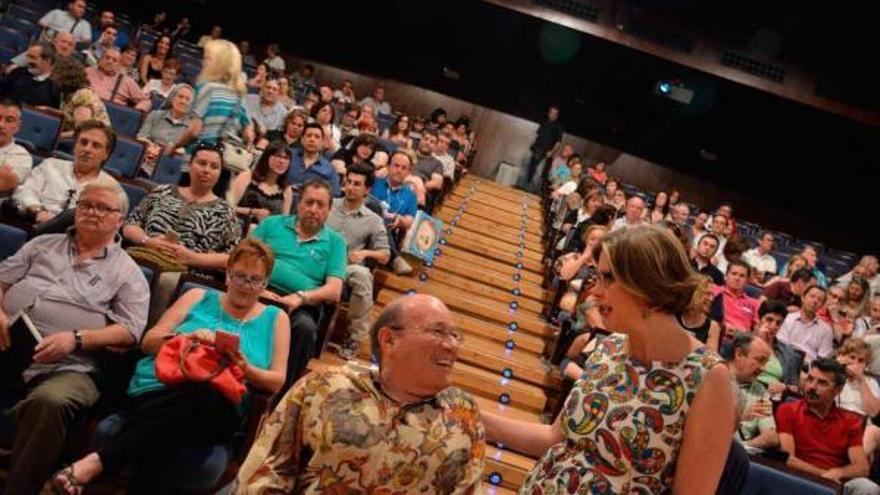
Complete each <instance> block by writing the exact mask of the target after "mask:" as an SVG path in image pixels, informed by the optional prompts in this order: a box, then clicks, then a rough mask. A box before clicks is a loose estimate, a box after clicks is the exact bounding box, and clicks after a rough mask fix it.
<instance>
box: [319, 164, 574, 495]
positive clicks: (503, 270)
mask: <svg viewBox="0 0 880 495" xmlns="http://www.w3.org/2000/svg"><path fill="white" fill-rule="evenodd" d="M434 216H435V217H436V218H439V219H441V220H443V223H444V227H443V229H444V230H443V232H444V234H443V239H444V240H443V241H441V246H440V247H439V251H440V252H439V254H438V256H437V257H436V258H435V259H434V262H433V263H432V264H430V265H428V266H422V267H421V268H420V269H416V270H415V271H414V273H413V274H412V275H410V276H407V277H401V276H397V275H394V274H392V273H389V272H386V271H377V272H376V276H375V278H376V280H375V282H376V304H375V306H374V308H373V316H374V317H376V316H377V315H378V314H379V313H380V312H381V311H382V308H384V307H385V305H387V304H388V303H389V302H391V301H393V300H395V299H397V298H399V297H401V296H403V295H404V294H406V293H410V292H413V291H416V292H419V293H426V294H432V295H435V296H437V297H439V298H440V299H441V300H443V301H444V302H445V303H446V305H447V306H448V307H449V309H450V310H451V311H452V312H453V314H454V316H455V319H456V324H457V326H458V328H459V330H460V331H461V332H462V333H463V334H464V336H465V340H464V342H463V343H462V345H461V348H460V350H459V358H458V362H457V363H456V366H455V370H454V372H453V379H454V382H455V385H456V386H458V387H459V388H461V389H463V390H466V391H467V392H469V393H470V394H472V395H473V396H474V398H475V399H476V401H477V404H478V405H479V407H480V408H481V409H482V410H484V411H493V412H496V413H499V414H503V415H506V416H508V417H511V418H516V419H523V420H529V421H539V422H540V421H545V420H546V419H545V417H546V416H545V413H546V411H547V409H548V400H558V396H559V388H560V383H561V382H560V379H559V375H558V372H556V370H555V369H549V368H548V367H547V366H546V365H545V364H544V362H542V360H541V356H542V355H544V354H547V353H549V351H550V349H551V348H552V346H553V343H554V341H555V340H556V330H557V329H555V328H554V327H552V326H551V325H549V324H548V323H547V322H546V321H544V320H543V319H541V318H540V317H539V315H540V313H541V311H542V310H543V308H544V304H546V302H547V300H548V298H549V297H550V294H549V293H548V291H546V290H545V289H544V288H543V287H542V285H541V284H542V282H543V272H542V264H541V260H542V257H543V254H544V252H543V246H542V243H541V239H542V233H543V232H542V229H543V227H542V221H541V206H540V198H539V197H538V196H536V195H533V194H527V193H524V192H522V191H518V190H514V189H511V188H508V187H504V186H500V185H498V184H495V183H493V182H491V181H488V180H486V179H478V178H474V177H464V178H462V179H461V181H460V182H459V183H458V184H457V186H456V187H455V189H453V190H452V191H451V192H450V194H448V195H447V196H446V199H445V200H444V202H443V203H442V204H441V205H440V207H439V208H436V209H435V212H434ZM369 357H370V344H369V342H368V341H365V342H362V345H361V346H360V355H359V361H363V362H364V363H367V362H369ZM342 363H343V360H342V359H340V358H339V357H338V356H336V355H335V354H334V353H333V352H332V351H328V352H325V353H324V354H323V355H322V356H321V358H320V359H319V360H313V362H312V363H311V364H310V367H311V368H312V369H320V368H324V367H326V366H333V365H339V364H342ZM534 463H535V459H533V458H530V457H528V456H525V455H522V454H519V453H516V452H512V451H510V450H505V449H499V448H497V447H496V446H494V445H491V444H490V445H489V446H488V449H487V452H486V470H485V472H484V479H485V480H486V482H487V484H486V486H485V489H486V492H487V493H496V494H504V493H515V492H516V491H517V490H518V489H519V487H520V486H521V485H522V483H523V481H524V480H525V477H526V475H527V474H528V472H529V471H530V470H531V468H532V466H533V465H534ZM493 482H494V483H493Z"/></svg>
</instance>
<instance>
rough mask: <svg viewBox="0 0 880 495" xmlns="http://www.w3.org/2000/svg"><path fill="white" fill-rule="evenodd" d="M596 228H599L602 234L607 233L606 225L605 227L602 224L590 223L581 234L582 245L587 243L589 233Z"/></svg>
mask: <svg viewBox="0 0 880 495" xmlns="http://www.w3.org/2000/svg"><path fill="white" fill-rule="evenodd" d="M597 230H601V231H602V234H603V235H604V234H607V233H608V227H606V226H604V225H590V226H589V227H587V229H586V230H585V231H584V234H583V235H582V236H581V241H582V242H583V243H584V246H586V245H587V239H589V238H590V234H592V233H593V232H595V231H597Z"/></svg>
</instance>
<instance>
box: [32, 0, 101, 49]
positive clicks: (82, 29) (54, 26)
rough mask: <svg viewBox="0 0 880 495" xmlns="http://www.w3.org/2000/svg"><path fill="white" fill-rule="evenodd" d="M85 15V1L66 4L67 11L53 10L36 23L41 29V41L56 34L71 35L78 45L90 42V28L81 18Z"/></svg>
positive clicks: (47, 39) (79, 0)
mask: <svg viewBox="0 0 880 495" xmlns="http://www.w3.org/2000/svg"><path fill="white" fill-rule="evenodd" d="M85 14H86V2H85V0H73V1H72V2H68V3H67V10H62V9H54V10H50V11H49V12H48V13H47V14H46V15H44V16H43V17H41V18H40V20H38V21H37V25H38V26H40V27H41V28H43V36H42V39H43V40H46V41H49V40H51V39H52V38H53V37H54V36H55V34H56V33H59V32H66V33H70V34H72V35H73V36H74V37H75V38H76V41H77V42H78V43H91V42H92V26H91V25H90V24H89V21H87V20H85V19H84V18H83V16H85Z"/></svg>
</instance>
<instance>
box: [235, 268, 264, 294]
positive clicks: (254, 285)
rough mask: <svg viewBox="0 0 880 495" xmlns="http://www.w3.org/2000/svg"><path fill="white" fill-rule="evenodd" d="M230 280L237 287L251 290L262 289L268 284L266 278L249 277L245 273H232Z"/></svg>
mask: <svg viewBox="0 0 880 495" xmlns="http://www.w3.org/2000/svg"><path fill="white" fill-rule="evenodd" d="M229 280H230V281H232V283H233V284H235V285H240V286H242V287H249V288H251V289H254V290H255V289H262V288H263V285H264V284H265V283H266V278H265V277H256V276H254V277H249V276H247V275H245V274H243V273H238V272H230V273H229Z"/></svg>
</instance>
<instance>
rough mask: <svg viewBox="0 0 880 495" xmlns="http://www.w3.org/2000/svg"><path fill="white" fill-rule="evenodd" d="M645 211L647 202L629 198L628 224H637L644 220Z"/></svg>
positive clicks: (627, 206)
mask: <svg viewBox="0 0 880 495" xmlns="http://www.w3.org/2000/svg"><path fill="white" fill-rule="evenodd" d="M644 211H645V201H644V200H643V199H642V198H640V197H638V196H633V197H631V198H629V199H628V200H627V202H626V220H627V222H628V223H636V222H638V221H639V219H640V218H642V213H643V212H644Z"/></svg>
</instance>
